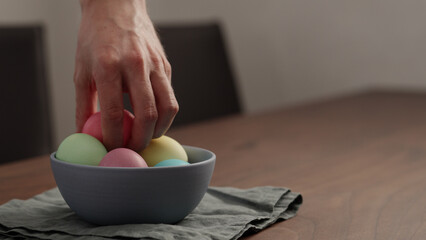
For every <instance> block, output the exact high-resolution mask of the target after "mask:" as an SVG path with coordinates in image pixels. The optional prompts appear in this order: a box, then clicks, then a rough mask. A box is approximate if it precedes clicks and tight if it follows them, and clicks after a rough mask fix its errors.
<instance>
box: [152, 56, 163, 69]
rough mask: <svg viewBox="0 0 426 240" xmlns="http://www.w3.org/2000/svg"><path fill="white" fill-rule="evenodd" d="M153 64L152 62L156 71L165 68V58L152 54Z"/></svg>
mask: <svg viewBox="0 0 426 240" xmlns="http://www.w3.org/2000/svg"><path fill="white" fill-rule="evenodd" d="M151 64H152V68H153V69H154V70H155V71H160V70H161V69H162V68H163V60H162V59H161V57H160V56H157V55H152V56H151Z"/></svg>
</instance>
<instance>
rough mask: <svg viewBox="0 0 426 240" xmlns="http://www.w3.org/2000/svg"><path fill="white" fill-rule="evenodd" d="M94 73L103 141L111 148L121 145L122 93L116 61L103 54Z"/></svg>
mask: <svg viewBox="0 0 426 240" xmlns="http://www.w3.org/2000/svg"><path fill="white" fill-rule="evenodd" d="M94 75H95V82H96V89H97V91H98V96H99V104H100V107H101V126H102V136H103V143H104V145H105V147H106V148H107V149H108V150H112V149H114V148H118V147H121V146H122V145H123V93H122V81H121V74H120V71H119V68H118V61H115V59H114V58H113V57H111V56H108V55H107V56H103V57H102V58H100V59H99V60H98V64H97V66H96V68H95V70H94Z"/></svg>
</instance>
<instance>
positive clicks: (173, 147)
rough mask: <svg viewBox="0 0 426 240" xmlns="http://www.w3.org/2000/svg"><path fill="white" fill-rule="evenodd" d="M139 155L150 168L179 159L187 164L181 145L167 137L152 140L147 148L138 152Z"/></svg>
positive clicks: (186, 157)
mask: <svg viewBox="0 0 426 240" xmlns="http://www.w3.org/2000/svg"><path fill="white" fill-rule="evenodd" d="M140 155H141V156H142V157H143V159H145V161H146V163H147V164H148V166H150V167H153V166H155V165H156V164H157V163H159V162H161V161H164V160H167V159H180V160H183V161H185V162H188V156H187V155H186V152H185V149H183V147H182V145H180V143H178V142H177V141H176V140H174V139H173V138H171V137H167V136H161V137H159V138H155V139H152V140H151V142H149V145H148V147H146V148H145V149H144V150H142V151H141V152H140Z"/></svg>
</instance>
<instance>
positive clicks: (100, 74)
mask: <svg viewBox="0 0 426 240" xmlns="http://www.w3.org/2000/svg"><path fill="white" fill-rule="evenodd" d="M80 3H81V8H82V19H81V24H80V31H79V36H78V46H77V52H76V61H75V73H74V84H75V89H76V102H77V107H76V125H77V131H81V129H82V128H83V125H84V123H85V121H86V120H87V119H88V118H89V117H90V115H91V114H93V113H94V112H95V111H96V106H97V98H98V97H99V103H100V108H101V112H102V134H103V140H104V144H105V146H106V147H107V149H108V150H111V149H114V148H117V147H122V141H123V139H122V136H123V134H122V131H123V129H122V121H123V92H128V93H129V95H130V99H131V102H132V107H133V111H134V114H135V120H134V123H133V128H132V134H131V138H130V141H129V144H128V146H127V147H129V148H131V149H133V150H135V151H140V150H142V149H143V148H145V147H146V146H147V145H148V144H149V141H150V140H151V139H152V138H157V137H160V136H162V135H163V134H164V133H165V132H166V131H167V129H168V128H169V127H170V125H171V123H172V121H173V119H174V117H175V115H176V113H177V112H178V110H179V106H178V103H177V101H176V98H175V95H174V93H173V89H172V87H171V66H170V63H169V62H168V61H167V58H166V56H165V54H164V50H163V47H162V45H161V43H160V41H159V39H158V37H157V35H156V32H155V29H154V26H153V24H152V22H151V20H150V18H149V16H148V14H147V11H146V5H145V1H144V0H120V1H116V0H81V1H80Z"/></svg>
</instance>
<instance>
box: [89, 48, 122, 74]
mask: <svg viewBox="0 0 426 240" xmlns="http://www.w3.org/2000/svg"><path fill="white" fill-rule="evenodd" d="M95 58H96V62H97V64H98V65H99V66H100V67H101V68H103V69H105V70H115V69H116V68H117V67H118V65H119V63H120V55H119V54H118V52H117V51H116V50H114V49H111V48H105V49H103V50H102V51H100V52H99V53H98V54H97V55H96V57H95Z"/></svg>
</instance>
